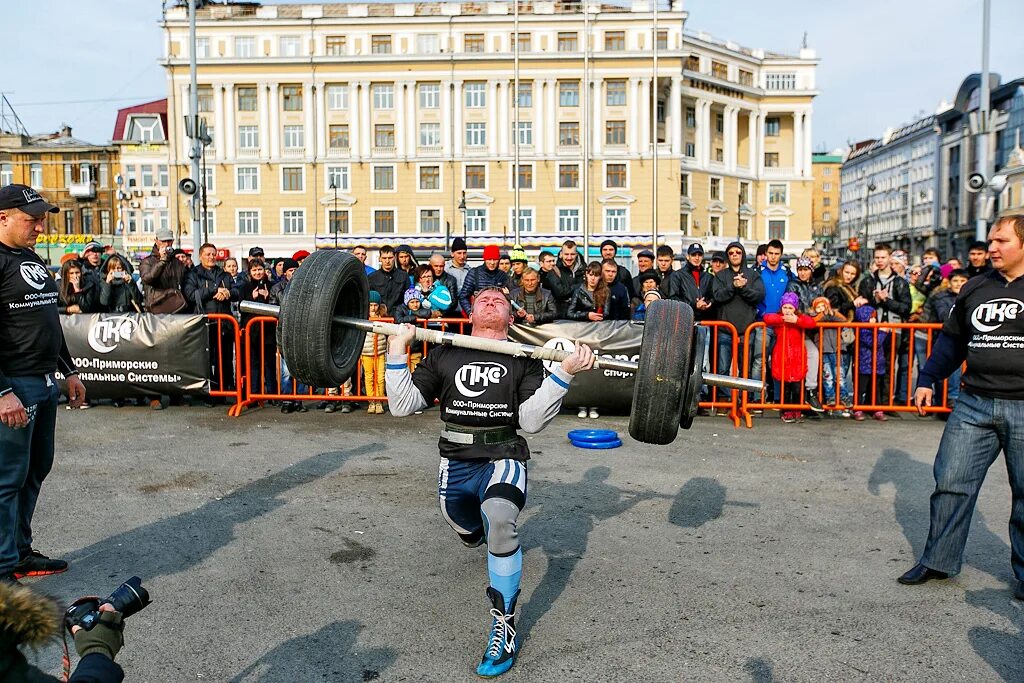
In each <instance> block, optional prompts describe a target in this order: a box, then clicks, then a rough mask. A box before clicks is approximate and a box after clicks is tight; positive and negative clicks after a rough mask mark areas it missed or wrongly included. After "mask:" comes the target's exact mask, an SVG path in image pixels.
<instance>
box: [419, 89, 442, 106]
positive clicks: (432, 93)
mask: <svg viewBox="0 0 1024 683" xmlns="http://www.w3.org/2000/svg"><path fill="white" fill-rule="evenodd" d="M419 91H420V109H440V107H441V84H440V83H420V85H419Z"/></svg>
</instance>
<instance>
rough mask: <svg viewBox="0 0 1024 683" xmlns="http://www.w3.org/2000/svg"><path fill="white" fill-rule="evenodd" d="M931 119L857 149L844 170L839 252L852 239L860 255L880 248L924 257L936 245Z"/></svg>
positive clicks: (935, 155)
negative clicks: (886, 247) (857, 245)
mask: <svg viewBox="0 0 1024 683" xmlns="http://www.w3.org/2000/svg"><path fill="white" fill-rule="evenodd" d="M935 126H936V117H935V116H927V117H924V118H922V119H919V120H917V121H914V122H913V123H911V124H909V125H907V126H904V127H902V128H899V129H895V130H894V129H889V130H887V131H886V132H885V135H884V136H883V137H882V138H881V139H880V140H874V141H870V142H868V143H867V144H862V145H858V146H857V148H855V149H853V150H851V151H850V153H849V155H848V156H847V159H846V161H845V162H844V163H843V165H842V187H841V198H840V213H839V242H840V243H839V245H838V246H839V253H840V254H842V253H843V252H844V250H845V248H846V245H847V244H849V243H850V240H851V238H856V240H857V241H858V243H859V245H860V248H861V250H862V251H861V253H862V254H870V253H871V249H872V248H873V247H874V245H875V244H878V243H881V242H885V243H888V244H890V245H891V246H892V247H893V248H894V249H903V250H905V251H908V252H912V253H915V254H919V253H920V252H921V251H923V250H924V249H925V248H927V247H930V246H935V241H936V239H937V236H936V231H935V225H936V220H937V215H938V199H937V198H938V184H937V183H938V177H939V169H938V164H939V161H940V160H939V152H938V149H939V136H938V134H937V133H936V131H935Z"/></svg>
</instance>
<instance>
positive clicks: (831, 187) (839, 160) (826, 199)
mask: <svg viewBox="0 0 1024 683" xmlns="http://www.w3.org/2000/svg"><path fill="white" fill-rule="evenodd" d="M844 154H845V152H844V151H843V150H837V151H835V152H832V153H831V154H825V153H820V154H814V155H813V156H812V157H811V167H812V169H813V171H812V173H813V176H814V194H813V196H812V198H811V235H812V237H813V239H814V243H815V245H816V246H817V247H818V248H819V249H822V250H823V251H825V252H826V253H832V252H833V251H834V250H835V247H836V239H837V238H838V234H837V230H838V227H839V199H840V189H841V187H842V177H841V171H842V168H843V157H844Z"/></svg>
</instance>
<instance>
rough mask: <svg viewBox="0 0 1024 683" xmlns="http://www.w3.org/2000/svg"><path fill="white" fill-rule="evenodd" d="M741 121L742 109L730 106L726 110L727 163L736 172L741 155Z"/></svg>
mask: <svg viewBox="0 0 1024 683" xmlns="http://www.w3.org/2000/svg"><path fill="white" fill-rule="evenodd" d="M739 119H740V108H739V107H737V106H735V105H729V106H728V107H726V109H725V163H726V166H727V168H728V169H729V170H730V171H732V172H734V173H735V172H736V166H737V159H736V157H737V156H738V155H739V149H738V145H739V137H740V136H739Z"/></svg>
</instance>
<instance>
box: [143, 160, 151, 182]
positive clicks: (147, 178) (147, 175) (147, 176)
mask: <svg viewBox="0 0 1024 683" xmlns="http://www.w3.org/2000/svg"><path fill="white" fill-rule="evenodd" d="M142 186H143V187H153V167H152V166H151V165H149V164H142Z"/></svg>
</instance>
